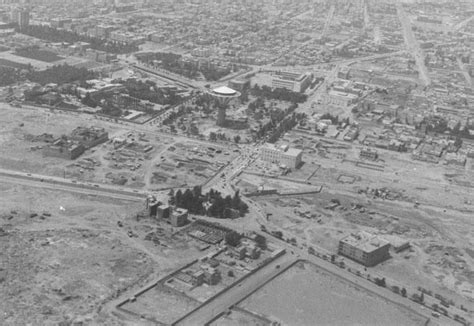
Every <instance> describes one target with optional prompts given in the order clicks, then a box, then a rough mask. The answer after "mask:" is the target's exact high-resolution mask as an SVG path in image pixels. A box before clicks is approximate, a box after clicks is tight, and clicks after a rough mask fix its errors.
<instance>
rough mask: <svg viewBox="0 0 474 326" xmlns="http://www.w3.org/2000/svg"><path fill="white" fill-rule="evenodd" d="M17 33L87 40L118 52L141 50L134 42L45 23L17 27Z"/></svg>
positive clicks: (67, 40)
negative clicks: (130, 42) (116, 40)
mask: <svg viewBox="0 0 474 326" xmlns="http://www.w3.org/2000/svg"><path fill="white" fill-rule="evenodd" d="M17 33H22V34H25V35H29V36H32V37H36V38H39V39H42V40H45V41H49V42H55V43H61V42H62V43H74V42H87V43H89V44H90V45H91V48H92V49H94V50H99V51H105V52H110V53H116V54H125V53H131V52H136V51H138V50H139V48H138V46H136V45H134V44H127V43H121V42H113V41H108V40H106V39H102V38H96V37H90V36H86V35H79V34H77V33H74V32H70V31H66V30H59V29H56V28H53V27H49V26H43V25H30V26H27V27H24V28H22V29H21V30H20V29H17Z"/></svg>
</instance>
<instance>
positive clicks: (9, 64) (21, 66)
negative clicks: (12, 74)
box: [0, 58, 28, 69]
mask: <svg viewBox="0 0 474 326" xmlns="http://www.w3.org/2000/svg"><path fill="white" fill-rule="evenodd" d="M0 66H5V67H11V68H18V69H27V68H28V65H27V64H24V63H19V62H15V61H11V60H7V59H2V58H0Z"/></svg>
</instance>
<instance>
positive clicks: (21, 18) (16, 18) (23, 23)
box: [11, 9, 30, 28]
mask: <svg viewBox="0 0 474 326" xmlns="http://www.w3.org/2000/svg"><path fill="white" fill-rule="evenodd" d="M11 21H12V22H13V23H17V24H18V26H19V27H20V28H24V27H27V26H28V25H29V24H30V11H29V10H27V9H13V10H12V12H11Z"/></svg>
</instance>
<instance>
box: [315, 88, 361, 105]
mask: <svg viewBox="0 0 474 326" xmlns="http://www.w3.org/2000/svg"><path fill="white" fill-rule="evenodd" d="M357 98H358V96H357V95H355V94H351V93H347V92H341V91H336V90H330V91H329V92H328V93H327V94H324V95H323V104H325V105H334V106H338V107H348V106H349V105H351V104H354V103H355V102H356V100H357Z"/></svg>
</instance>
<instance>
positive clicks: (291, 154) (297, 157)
mask: <svg viewBox="0 0 474 326" xmlns="http://www.w3.org/2000/svg"><path fill="white" fill-rule="evenodd" d="M302 158H303V151H302V150H300V149H296V148H290V147H289V146H288V145H282V146H275V145H273V144H268V143H267V144H264V145H263V146H262V147H261V148H260V159H261V160H263V161H266V162H272V163H277V164H279V165H284V166H286V167H289V168H297V167H298V166H299V165H300V164H301V162H302Z"/></svg>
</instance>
